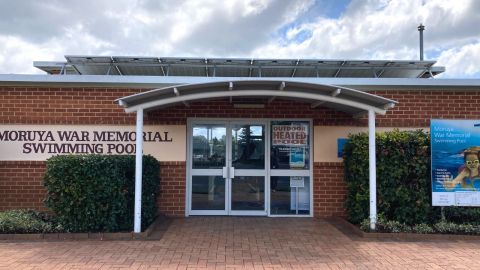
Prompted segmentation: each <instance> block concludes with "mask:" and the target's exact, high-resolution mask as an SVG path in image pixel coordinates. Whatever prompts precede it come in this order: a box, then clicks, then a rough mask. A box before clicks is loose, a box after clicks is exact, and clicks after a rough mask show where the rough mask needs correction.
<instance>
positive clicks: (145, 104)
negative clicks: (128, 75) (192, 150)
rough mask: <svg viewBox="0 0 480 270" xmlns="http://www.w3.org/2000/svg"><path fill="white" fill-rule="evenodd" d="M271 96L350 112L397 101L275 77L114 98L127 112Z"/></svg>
mask: <svg viewBox="0 0 480 270" xmlns="http://www.w3.org/2000/svg"><path fill="white" fill-rule="evenodd" d="M234 97H244V98H245V97H246V98H267V99H266V100H265V102H267V103H269V102H271V101H273V100H274V99H275V98H278V99H290V100H292V99H293V100H299V101H304V102H309V103H310V104H311V107H312V108H316V107H319V106H324V107H329V108H333V109H335V110H340V111H344V112H347V113H350V114H358V113H362V112H365V111H369V110H373V111H374V112H376V113H379V114H385V113H386V111H387V110H388V109H390V108H393V107H394V106H395V104H396V103H397V102H396V101H394V100H391V99H387V98H384V97H381V96H377V95H373V94H369V93H366V92H363V91H359V90H355V89H351V88H346V87H341V86H336V85H325V84H313V83H302V82H293V81H278V80H268V81H267V80H242V81H224V82H211V83H201V84H186V85H176V86H170V87H165V88H160V89H153V90H150V91H147V92H143V93H139V94H135V95H131V96H126V97H123V98H120V99H117V101H118V103H119V105H120V106H122V107H124V109H125V111H126V112H127V113H129V112H134V111H138V110H151V109H156V108H164V107H168V106H173V105H177V104H182V103H183V104H185V105H186V106H189V102H194V101H201V100H211V99H220V98H230V100H231V99H232V98H234Z"/></svg>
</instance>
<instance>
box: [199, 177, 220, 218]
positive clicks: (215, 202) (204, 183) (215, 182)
mask: <svg viewBox="0 0 480 270" xmlns="http://www.w3.org/2000/svg"><path fill="white" fill-rule="evenodd" d="M192 210H225V180H224V179H223V177H221V176H192Z"/></svg>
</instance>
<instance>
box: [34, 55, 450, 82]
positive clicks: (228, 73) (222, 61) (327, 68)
mask: <svg viewBox="0 0 480 270" xmlns="http://www.w3.org/2000/svg"><path fill="white" fill-rule="evenodd" d="M65 58H66V60H67V61H66V62H34V66H35V67H37V68H39V69H41V70H43V71H45V72H47V73H48V74H77V75H122V76H201V77H272V78H273V77H346V78H428V77H432V76H435V75H437V74H439V73H441V72H444V71H445V68H443V67H436V66H433V65H434V64H435V61H403V60H392V61H390V60H319V59H245V58H181V57H131V56H113V57H110V56H68V55H67V56H65Z"/></svg>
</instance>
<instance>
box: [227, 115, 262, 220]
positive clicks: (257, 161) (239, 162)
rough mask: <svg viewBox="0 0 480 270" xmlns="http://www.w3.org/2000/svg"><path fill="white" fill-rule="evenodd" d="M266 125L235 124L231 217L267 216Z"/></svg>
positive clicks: (232, 153)
mask: <svg viewBox="0 0 480 270" xmlns="http://www.w3.org/2000/svg"><path fill="white" fill-rule="evenodd" d="M265 128H266V125H265V123H262V122H258V123H252V122H232V123H230V133H231V136H230V137H231V155H230V157H231V162H230V163H231V164H230V166H231V167H232V168H233V171H234V175H232V176H231V179H230V181H231V189H230V195H231V196H230V214H231V215H266V214H267V211H266V203H265V201H266V200H265V187H266V184H265V179H266V168H267V165H266V159H265V156H266V155H265V153H266V150H267V149H266V146H265V141H266V140H265V136H266V134H267V132H266V131H265Z"/></svg>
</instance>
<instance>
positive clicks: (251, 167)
mask: <svg viewBox="0 0 480 270" xmlns="http://www.w3.org/2000/svg"><path fill="white" fill-rule="evenodd" d="M266 127H267V125H266V124H265V123H263V122H261V121H259V122H253V123H252V122H240V121H215V122H207V121H203V122H196V123H192V124H191V125H190V128H189V132H190V135H191V136H190V138H189V140H190V142H189V145H190V148H189V156H190V160H191V161H190V162H189V180H190V181H189V183H188V184H189V193H190V194H189V200H188V201H189V207H188V209H189V214H190V215H267V211H266V205H267V204H266V199H265V189H266V181H265V180H266V176H267V175H266V172H267V170H266V168H267V164H266V159H265V157H266V151H267V147H266V145H265V142H266V138H265V137H266V135H267V134H268V133H267V132H266V130H265V129H266Z"/></svg>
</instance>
